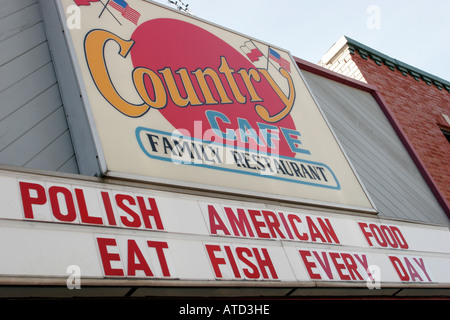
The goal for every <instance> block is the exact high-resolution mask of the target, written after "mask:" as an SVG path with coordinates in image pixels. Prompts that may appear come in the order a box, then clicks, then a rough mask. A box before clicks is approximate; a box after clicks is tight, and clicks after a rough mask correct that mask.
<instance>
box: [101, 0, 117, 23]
mask: <svg viewBox="0 0 450 320" xmlns="http://www.w3.org/2000/svg"><path fill="white" fill-rule="evenodd" d="M109 1H110V0H108V1H106V4H103V2H102V0H100V3H101V4H103V5H104V6H103V9H102V12H100V15H99V16H98V17H99V18H100V17H101V16H102V14H103V11H105V9H106V10H107V11H108V12H109V13H110V14H111V15H112V16H113V18H114V19H116V21H117V22H118V23H119V24H120V25H122V24H121V23H120V21H119V20H117V18H116V16H115V15H114V14H113V13H112V12H111V11H110V10H109V9H108V8H107V6H108V3H109Z"/></svg>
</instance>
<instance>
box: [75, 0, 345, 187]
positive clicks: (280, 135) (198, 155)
mask: <svg viewBox="0 0 450 320" xmlns="http://www.w3.org/2000/svg"><path fill="white" fill-rule="evenodd" d="M74 2H75V4H76V5H78V6H89V7H92V8H90V10H98V11H99V19H101V17H102V16H103V15H105V14H108V15H111V16H113V17H114V19H115V20H116V21H117V23H119V24H120V25H121V26H125V24H127V27H130V26H133V25H134V27H133V28H134V31H133V33H132V34H131V36H130V37H128V38H123V37H121V36H120V35H118V34H116V33H114V32H111V31H109V30H107V28H104V29H103V28H100V27H99V28H98V29H91V30H88V31H87V32H86V35H85V38H84V53H85V58H86V64H87V67H88V69H89V72H90V76H91V78H92V80H93V82H94V84H95V86H96V87H97V89H98V92H99V93H100V94H101V95H102V96H103V98H104V99H105V100H106V101H107V102H108V103H109V104H110V105H111V107H113V108H115V109H116V110H117V111H118V112H120V113H121V114H122V115H123V116H124V117H129V118H141V117H143V116H144V115H146V114H147V112H148V111H149V110H150V109H152V108H153V109H156V110H157V111H159V112H160V114H161V115H162V116H163V117H164V118H165V119H166V120H167V121H168V123H170V125H171V126H172V127H173V130H172V131H171V132H169V131H167V130H161V128H158V127H154V126H153V127H147V126H142V125H139V126H137V127H136V130H135V136H136V139H137V142H138V144H139V146H140V148H141V150H142V152H144V153H145V154H146V155H147V156H148V157H149V158H151V159H156V160H161V161H170V162H172V163H174V164H181V165H194V166H201V167H206V168H209V169H216V170H222V171H228V172H234V173H241V174H246V175H253V176H261V177H264V178H268V179H277V180H283V181H289V182H294V183H301V184H306V185H312V186H318V187H324V188H331V189H340V185H339V182H338V179H337V178H336V176H335V174H334V172H333V171H332V170H331V168H330V167H328V166H327V165H326V164H324V163H320V162H317V161H314V160H313V159H312V156H313V155H312V154H311V151H310V150H309V149H308V148H306V147H304V146H303V145H302V140H303V139H307V137H303V136H302V135H301V133H300V131H299V130H298V128H296V125H295V122H294V119H293V118H292V115H291V111H292V109H293V108H294V107H299V105H300V106H301V104H297V105H296V104H295V102H296V98H298V97H297V96H296V88H295V84H294V81H293V78H292V72H297V71H296V68H295V66H294V65H293V64H292V62H291V60H290V58H284V57H283V53H282V52H281V51H279V50H277V49H275V48H272V47H270V46H267V45H261V44H259V43H255V42H254V41H253V40H251V39H248V38H243V37H239V41H240V42H239V46H236V44H233V45H231V44H229V43H227V42H226V41H224V40H222V39H221V38H219V37H218V36H216V35H215V34H213V33H211V32H209V31H207V30H205V29H203V28H201V27H200V26H198V25H196V24H193V23H189V22H186V21H182V20H177V19H170V18H156V19H151V20H147V21H145V19H144V17H143V15H144V12H143V11H142V10H136V9H135V5H134V4H133V2H131V1H128V2H126V1H123V0H110V1H107V2H106V3H105V2H104V1H96V0H74ZM97 2H98V4H97ZM94 7H96V9H95V8H94ZM139 11H141V12H139ZM108 42H113V43H115V44H116V45H117V46H118V48H119V50H118V51H117V50H116V51H107V50H105V47H106V44H107V43H108ZM108 55H120V57H122V58H123V59H130V60H131V62H132V65H133V70H132V72H131V73H130V74H126V75H124V78H123V79H120V81H129V82H131V83H132V85H133V86H134V88H135V90H136V93H137V95H138V96H139V98H140V99H139V100H140V101H139V102H137V103H136V101H134V102H130V101H128V100H127V99H126V98H124V96H125V95H124V93H123V92H121V88H120V83H119V81H118V80H117V79H112V78H111V77H110V74H109V71H108V69H110V68H114V66H113V65H108V63H107V60H108V59H107V58H108Z"/></svg>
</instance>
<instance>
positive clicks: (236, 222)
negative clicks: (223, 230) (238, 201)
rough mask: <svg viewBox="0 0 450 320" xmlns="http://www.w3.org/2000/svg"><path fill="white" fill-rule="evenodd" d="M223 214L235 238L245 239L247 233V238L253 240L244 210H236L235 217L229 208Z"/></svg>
mask: <svg viewBox="0 0 450 320" xmlns="http://www.w3.org/2000/svg"><path fill="white" fill-rule="evenodd" d="M225 213H226V214H227V218H228V221H229V222H230V225H231V228H232V229H233V233H234V235H235V236H237V237H239V236H242V237H246V236H247V233H248V236H249V237H252V238H253V237H254V236H255V235H254V234H253V230H252V228H251V226H250V222H249V221H248V219H247V215H246V214H245V210H244V209H237V217H236V215H235V214H234V212H233V210H232V209H231V208H228V207H226V208H225Z"/></svg>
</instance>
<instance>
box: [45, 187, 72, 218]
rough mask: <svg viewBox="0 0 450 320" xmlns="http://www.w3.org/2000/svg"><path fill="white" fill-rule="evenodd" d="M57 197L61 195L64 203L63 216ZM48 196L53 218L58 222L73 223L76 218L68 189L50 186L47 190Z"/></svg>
mask: <svg viewBox="0 0 450 320" xmlns="http://www.w3.org/2000/svg"><path fill="white" fill-rule="evenodd" d="M58 195H62V198H64V202H65V209H67V213H66V214H64V213H63V212H62V210H61V205H60V200H59V198H58ZM48 196H49V198H50V203H51V206H52V212H53V216H54V217H55V218H56V219H58V220H59V221H63V222H73V221H75V219H76V218H77V212H76V211H75V203H74V202H73V197H72V193H71V192H70V190H69V189H67V188H64V187H58V186H52V187H50V188H49V189H48Z"/></svg>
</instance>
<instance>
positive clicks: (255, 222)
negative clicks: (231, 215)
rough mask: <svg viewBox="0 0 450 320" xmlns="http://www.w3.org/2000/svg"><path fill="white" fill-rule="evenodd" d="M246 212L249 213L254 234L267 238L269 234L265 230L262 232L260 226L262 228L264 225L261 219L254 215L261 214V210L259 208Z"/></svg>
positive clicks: (258, 215)
mask: <svg viewBox="0 0 450 320" xmlns="http://www.w3.org/2000/svg"><path fill="white" fill-rule="evenodd" d="M248 213H249V215H250V219H251V220H252V222H253V226H254V227H255V230H256V234H257V235H258V237H260V238H263V239H269V238H270V235H269V234H268V233H266V232H262V231H261V228H264V227H265V226H266V225H265V223H264V222H263V221H259V220H258V219H257V218H256V217H260V216H261V212H260V211H259V210H248Z"/></svg>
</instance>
